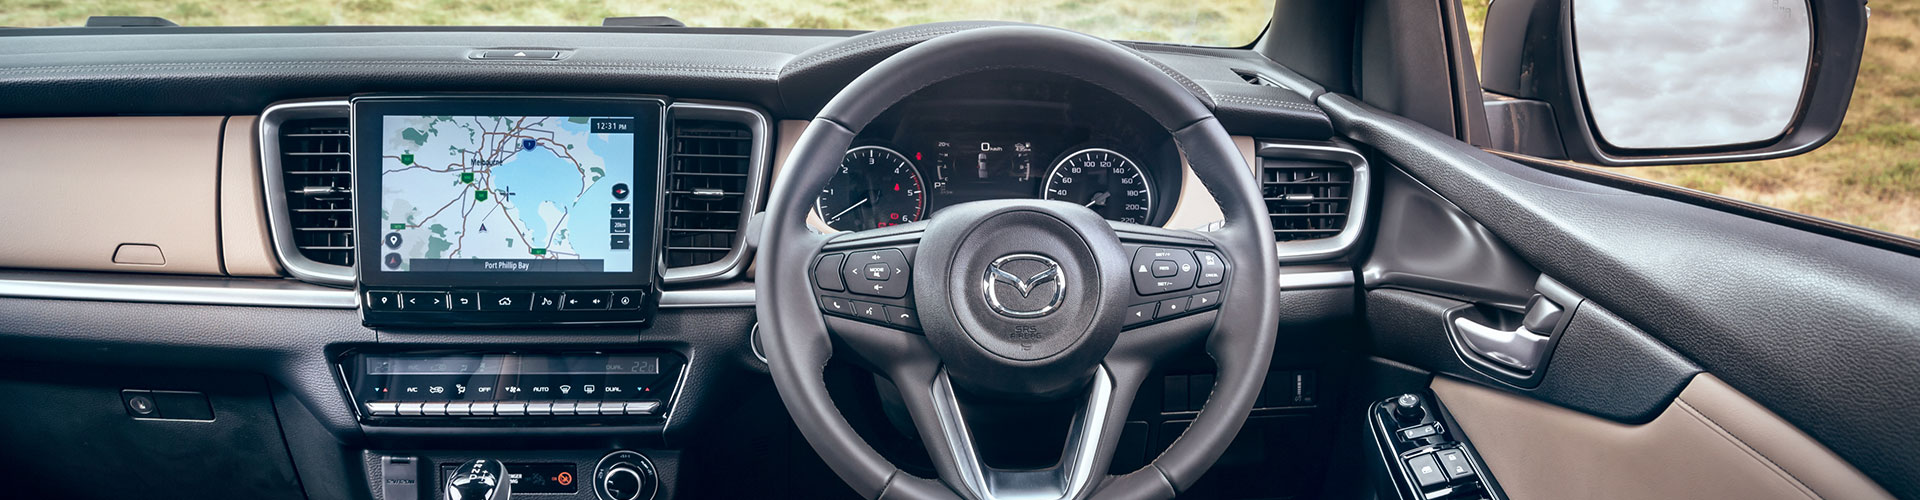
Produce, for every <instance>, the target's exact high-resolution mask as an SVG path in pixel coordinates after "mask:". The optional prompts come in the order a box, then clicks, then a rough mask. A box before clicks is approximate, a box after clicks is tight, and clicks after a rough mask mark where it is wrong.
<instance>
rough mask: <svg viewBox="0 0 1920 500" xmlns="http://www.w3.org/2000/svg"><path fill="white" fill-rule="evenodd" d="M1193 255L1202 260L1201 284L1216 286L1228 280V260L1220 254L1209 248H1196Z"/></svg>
mask: <svg viewBox="0 0 1920 500" xmlns="http://www.w3.org/2000/svg"><path fill="white" fill-rule="evenodd" d="M1193 256H1194V257H1195V258H1198V259H1199V261H1200V278H1199V281H1198V282H1196V283H1195V284H1196V285H1199V286H1214V285H1218V284H1220V282H1222V281H1226V280H1227V261H1226V260H1223V259H1221V258H1220V254H1217V253H1213V252H1211V251H1207V250H1194V251H1193Z"/></svg>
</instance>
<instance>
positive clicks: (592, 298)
mask: <svg viewBox="0 0 1920 500" xmlns="http://www.w3.org/2000/svg"><path fill="white" fill-rule="evenodd" d="M612 299H613V294H611V293H608V292H567V293H566V294H565V295H562V296H561V297H560V310H562V311H591V310H598V309H606V308H607V303H608V302H611V301H612Z"/></svg>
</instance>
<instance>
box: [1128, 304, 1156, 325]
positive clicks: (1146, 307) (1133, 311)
mask: <svg viewBox="0 0 1920 500" xmlns="http://www.w3.org/2000/svg"><path fill="white" fill-rule="evenodd" d="M1157 305H1158V304H1155V303H1152V302H1149V303H1145V304H1135V305H1132V306H1128V307H1127V323H1126V325H1127V326H1135V325H1139V324H1142V323H1146V322H1148V321H1153V309H1154V307H1155V306H1157Z"/></svg>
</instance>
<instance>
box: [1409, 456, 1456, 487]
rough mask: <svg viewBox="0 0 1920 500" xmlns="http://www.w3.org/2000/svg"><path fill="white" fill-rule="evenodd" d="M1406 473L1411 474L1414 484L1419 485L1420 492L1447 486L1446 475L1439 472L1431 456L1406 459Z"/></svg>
mask: <svg viewBox="0 0 1920 500" xmlns="http://www.w3.org/2000/svg"><path fill="white" fill-rule="evenodd" d="M1407 472H1411V473H1413V480H1414V482H1416V483H1420V489H1422V490H1425V489H1428V488H1432V487H1435V486H1440V485H1443V484H1447V473H1446V472H1443V471H1441V470H1440V463H1439V462H1437V461H1435V460H1434V459H1433V455H1432V454H1427V455H1420V456H1417V457H1413V458H1409V459H1407Z"/></svg>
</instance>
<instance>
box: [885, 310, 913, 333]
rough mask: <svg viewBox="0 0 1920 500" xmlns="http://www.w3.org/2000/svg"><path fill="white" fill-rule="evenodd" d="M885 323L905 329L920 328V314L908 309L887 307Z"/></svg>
mask: <svg viewBox="0 0 1920 500" xmlns="http://www.w3.org/2000/svg"><path fill="white" fill-rule="evenodd" d="M886 311H887V322H888V323H893V324H894V325H895V326H904V327H907V328H919V327H920V314H919V313H917V312H914V310H913V308H910V307H899V306H887V309H886Z"/></svg>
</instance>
